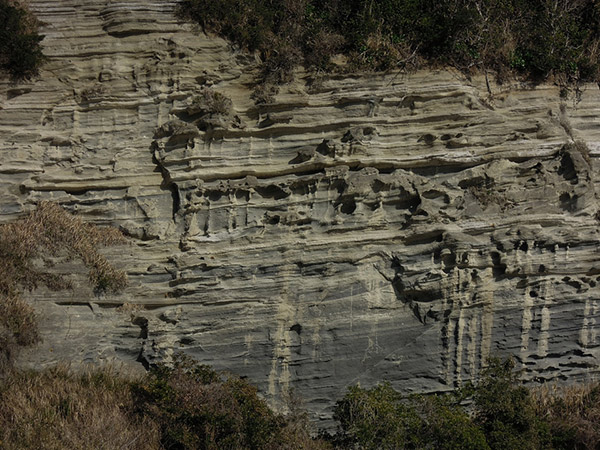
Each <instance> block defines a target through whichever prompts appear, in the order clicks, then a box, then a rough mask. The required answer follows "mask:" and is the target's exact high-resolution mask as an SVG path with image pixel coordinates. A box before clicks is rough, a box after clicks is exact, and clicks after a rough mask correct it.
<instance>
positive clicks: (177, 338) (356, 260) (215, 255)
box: [0, 0, 600, 420]
mask: <svg viewBox="0 0 600 450" xmlns="http://www.w3.org/2000/svg"><path fill="white" fill-rule="evenodd" d="M174 7H175V2H170V1H155V2H148V1H141V0H123V1H119V2H114V1H102V2H98V1H93V2H92V1H90V0H86V1H81V0H80V1H69V0H61V1H48V0H32V1H31V8H32V9H33V10H34V11H35V12H36V13H37V14H38V15H39V18H40V19H41V20H42V21H43V22H44V23H45V25H44V28H43V30H42V32H43V33H44V34H45V35H46V38H45V40H44V41H43V44H44V47H45V51H46V54H47V55H48V56H49V62H48V63H47V65H46V66H45V67H44V69H43V71H42V73H41V78H40V80H38V81H36V82H35V83H25V84H21V85H18V86H14V85H9V84H8V83H7V82H5V81H3V82H1V83H0V137H1V139H0V220H1V221H2V222H7V221H11V220H14V219H15V218H16V217H17V216H18V215H19V214H21V213H22V212H24V211H28V210H30V209H32V208H33V207H34V205H35V204H36V203H37V202H39V201H40V200H45V199H52V200H54V201H57V202H59V203H60V204H61V205H63V206H64V207H65V208H67V209H69V210H70V211H73V212H76V213H78V214H79V215H81V216H82V217H84V218H85V219H86V220H89V221H93V222H95V223H98V224H106V225H113V226H117V227H120V228H121V229H122V230H123V231H124V232H125V233H126V234H128V235H129V236H130V237H131V240H132V244H131V245H130V246H126V247H121V248H118V249H116V250H115V249H110V250H108V251H110V252H111V253H110V257H111V258H112V260H113V261H116V264H117V266H119V267H122V268H125V269H126V270H127V271H128V275H129V279H130V285H129V287H128V288H127V290H126V291H125V292H124V293H123V294H121V295H118V296H115V295H104V296H96V295H94V293H93V292H91V290H89V289H88V288H86V287H85V286H84V278H85V276H84V274H83V273H81V271H82V269H81V268H80V267H78V266H77V265H72V266H70V267H63V268H57V270H63V271H66V272H70V273H73V274H74V275H73V276H74V278H75V279H76V280H80V282H79V283H77V286H78V287H77V289H75V291H73V292H59V293H55V292H46V291H38V292H34V293H32V294H31V296H30V297H31V300H32V301H33V302H34V303H35V306H36V309H37V310H38V311H39V314H40V320H41V323H42V328H43V337H44V342H43V344H41V345H40V346H39V347H38V348H37V349H35V350H33V351H30V352H28V353H27V354H25V355H24V359H23V364H25V365H30V366H43V365H48V364H52V363H54V362H55V361H57V360H60V359H69V360H72V361H75V362H89V361H101V360H111V359H115V358H116V359H117V360H119V361H123V362H124V363H125V364H130V365H136V366H139V367H142V366H143V365H144V366H147V365H148V364H152V363H154V362H157V361H162V360H168V359H169V358H170V357H171V356H172V355H173V353H174V352H176V351H178V350H183V351H185V352H187V353H189V354H191V355H193V356H194V357H196V358H197V359H198V360H200V361H201V362H203V363H207V364H212V365H214V366H215V367H216V368H217V369H229V370H231V371H233V372H235V373H237V374H240V375H242V376H247V377H248V378H249V379H251V380H252V382H254V383H256V384H257V385H258V386H259V388H260V390H261V392H262V393H263V394H264V395H265V396H266V397H267V398H268V400H269V401H270V402H271V404H272V405H274V406H276V407H280V408H285V399H286V396H287V394H288V392H289V390H290V389H292V388H293V389H294V390H295V391H296V393H298V394H299V395H300V396H301V397H302V398H303V399H304V401H305V404H306V406H307V407H308V408H309V410H310V411H311V413H312V414H313V417H315V418H320V419H324V420H327V419H328V418H329V417H330V414H331V408H332V405H333V403H334V402H335V400H336V399H338V398H340V397H341V395H342V394H343V392H344V390H345V388H346V386H348V385H349V384H354V383H357V382H360V383H361V384H362V385H363V386H369V385H371V384H373V383H376V382H378V381H381V380H389V381H391V382H392V383H393V385H394V386H395V387H397V388H399V389H400V390H403V391H433V390H444V389H449V388H451V387H453V386H455V385H457V384H459V383H460V382H461V381H464V380H468V379H473V378H475V377H476V376H477V374H478V372H479V370H480V368H481V365H482V363H483V362H484V361H485V359H486V358H487V357H488V356H489V355H492V354H513V355H515V356H516V357H517V359H518V361H519V363H520V364H521V365H522V367H523V368H525V369H526V376H527V377H529V378H531V379H534V378H536V379H545V380H571V379H578V378H585V377H589V376H597V374H598V373H599V372H600V370H599V368H598V363H599V357H600V354H599V352H598V344H599V343H600V339H599V337H598V335H597V330H598V327H597V325H596V321H597V320H598V318H599V315H600V287H599V283H600V257H599V254H598V250H599V248H598V247H599V243H598V237H599V222H598V217H599V216H598V209H599V206H598V198H597V193H596V191H597V187H598V185H597V183H598V180H597V178H598V175H597V173H598V167H597V166H598V162H597V157H598V154H599V152H600V122H599V121H598V116H599V115H600V90H599V89H598V86H596V85H586V86H582V87H581V91H580V92H577V93H572V95H571V96H570V97H569V98H567V99H561V98H560V96H559V89H558V87H556V86H553V85H542V86H537V87H532V86H528V85H526V84H520V83H516V82H513V83H509V84H506V85H503V86H499V85H495V84H494V83H491V84H490V89H491V92H490V91H488V88H487V86H486V81H485V79H484V78H483V77H476V78H474V79H472V80H467V79H466V78H465V77H464V76H462V75H460V74H457V73H454V72H450V71H442V72H426V71H423V72H418V73H415V74H410V75H398V74H388V75H362V76H360V75H335V76H331V77H325V78H319V79H315V78H312V77H311V76H310V75H307V74H304V73H298V75H297V78H296V79H297V81H295V82H294V83H293V84H291V85H289V86H287V87H284V88H283V89H282V91H281V92H280V94H279V95H277V97H276V102H275V103H273V104H267V105H260V106H255V105H254V104H253V101H252V100H251V99H250V90H249V84H251V82H252V80H253V77H254V74H255V70H254V69H255V66H256V61H254V59H253V58H251V57H248V56H245V55H243V54H241V53H239V52H236V51H234V50H232V49H231V48H230V47H229V45H228V44H227V43H226V42H225V41H223V40H220V39H217V38H215V37H207V36H205V35H204V34H202V33H199V32H198V31H197V30H194V28H193V27H191V26H189V25H186V24H182V23H178V21H177V20H176V19H175V18H174V16H173V8H174ZM215 99H216V100H215ZM215 102H216V103H215Z"/></svg>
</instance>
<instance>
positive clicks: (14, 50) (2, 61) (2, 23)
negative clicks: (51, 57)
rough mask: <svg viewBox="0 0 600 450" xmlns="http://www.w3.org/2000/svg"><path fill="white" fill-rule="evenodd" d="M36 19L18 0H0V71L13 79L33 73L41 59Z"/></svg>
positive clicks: (42, 56)
mask: <svg viewBox="0 0 600 450" xmlns="http://www.w3.org/2000/svg"><path fill="white" fill-rule="evenodd" d="M43 38H44V36H40V35H39V34H38V21H37V19H36V18H35V17H34V16H33V15H32V14H31V12H30V11H29V10H28V9H27V8H26V7H25V6H24V4H23V3H22V2H21V1H19V0H0V71H2V72H6V73H8V74H9V75H10V77H11V78H13V79H15V80H19V79H24V78H25V79H28V78H31V77H32V76H34V75H37V73H38V70H39V67H40V66H41V64H42V63H43V61H44V55H43V54H42V47H41V46H40V42H41V41H42V39H43Z"/></svg>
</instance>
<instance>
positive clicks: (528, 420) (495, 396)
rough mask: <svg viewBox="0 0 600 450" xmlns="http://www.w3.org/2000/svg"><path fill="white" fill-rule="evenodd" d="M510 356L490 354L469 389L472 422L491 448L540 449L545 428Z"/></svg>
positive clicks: (546, 440)
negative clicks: (471, 393) (472, 386)
mask: <svg viewBox="0 0 600 450" xmlns="http://www.w3.org/2000/svg"><path fill="white" fill-rule="evenodd" d="M514 366H515V364H514V360H513V359H512V358H508V359H505V360H501V359H499V358H491V359H490V360H488V366H487V367H486V368H485V369H484V370H483V371H482V374H481V376H482V378H481V381H480V382H479V383H478V384H477V386H476V388H475V389H474V391H473V400H474V408H475V422H476V423H477V424H478V425H479V426H480V427H481V428H482V430H483V432H484V433H485V436H486V438H487V442H488V444H489V446H490V448H491V449H492V450H495V449H498V450H511V449H514V450H525V449H542V448H548V446H549V429H548V426H547V424H546V423H544V422H543V421H542V420H540V419H539V418H538V416H537V414H536V410H535V405H534V402H533V398H532V396H531V392H530V390H529V389H527V388H526V387H525V386H522V385H521V383H520V382H519V378H518V372H516V371H515V370H514Z"/></svg>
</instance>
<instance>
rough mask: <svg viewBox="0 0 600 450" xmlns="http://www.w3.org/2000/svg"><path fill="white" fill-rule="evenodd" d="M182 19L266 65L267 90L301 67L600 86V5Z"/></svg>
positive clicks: (528, 2) (221, 1)
mask: <svg viewBox="0 0 600 450" xmlns="http://www.w3.org/2000/svg"><path fill="white" fill-rule="evenodd" d="M179 13H180V15H181V16H182V17H185V18H187V19H190V20H192V21H195V22H197V23H199V24H200V25H201V26H202V27H203V28H204V29H205V30H206V31H209V32H214V33H217V34H219V35H221V36H224V37H226V38H228V39H229V40H231V41H232V42H234V43H235V44H237V45H238V46H239V47H240V48H242V49H246V50H249V51H257V52H258V53H259V54H260V56H261V58H262V61H263V63H262V72H261V76H260V79H259V82H260V83H262V84H263V85H264V84H270V85H276V84H278V83H282V82H286V81H289V80H290V78H291V74H292V71H293V69H294V67H296V65H297V64H303V65H304V66H305V67H307V68H309V69H315V70H318V71H328V70H332V68H333V66H332V63H331V61H332V57H333V56H334V55H336V54H343V55H345V56H346V57H347V59H348V61H349V64H348V65H346V67H345V70H350V71H352V70H357V69H359V70H375V71H386V70H405V69H410V68H415V67H418V66H439V65H451V66H454V67H457V68H459V69H460V70H463V71H466V72H471V71H476V70H479V71H488V70H490V71H494V72H495V73H496V74H497V76H498V79H499V80H502V79H504V78H506V77H507V76H508V75H509V74H511V73H517V74H521V75H523V76H526V77H529V78H531V79H533V80H536V81H540V80H545V79H548V78H549V77H555V78H558V79H559V80H558V81H559V82H560V83H569V82H578V81H591V80H598V79H599V78H600V72H599V67H600V66H599V61H598V59H599V57H600V3H598V2H597V1H595V0H445V1H433V0H367V1H365V0H345V1H340V0H267V1H263V0H239V1H238V0H217V1H214V0H184V1H183V2H182V3H181V5H180V10H179Z"/></svg>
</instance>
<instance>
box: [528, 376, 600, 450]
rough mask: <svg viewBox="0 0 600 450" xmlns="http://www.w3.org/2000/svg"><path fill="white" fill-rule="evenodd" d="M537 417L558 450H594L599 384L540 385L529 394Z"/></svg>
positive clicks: (599, 433)
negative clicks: (549, 432)
mask: <svg viewBox="0 0 600 450" xmlns="http://www.w3.org/2000/svg"><path fill="white" fill-rule="evenodd" d="M532 394H533V398H534V403H535V406H536V410H537V414H538V416H539V417H540V418H542V419H543V420H545V421H546V422H547V423H548V424H549V425H550V429H551V430H552V434H553V435H554V436H555V441H558V442H556V444H558V443H560V447H559V448H573V449H586V450H588V449H589V450H591V449H597V448H598V444H599V443H600V383H598V382H594V383H585V384H577V385H573V386H557V385H551V386H548V385H544V386H541V387H539V388H536V389H533V390H532Z"/></svg>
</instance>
